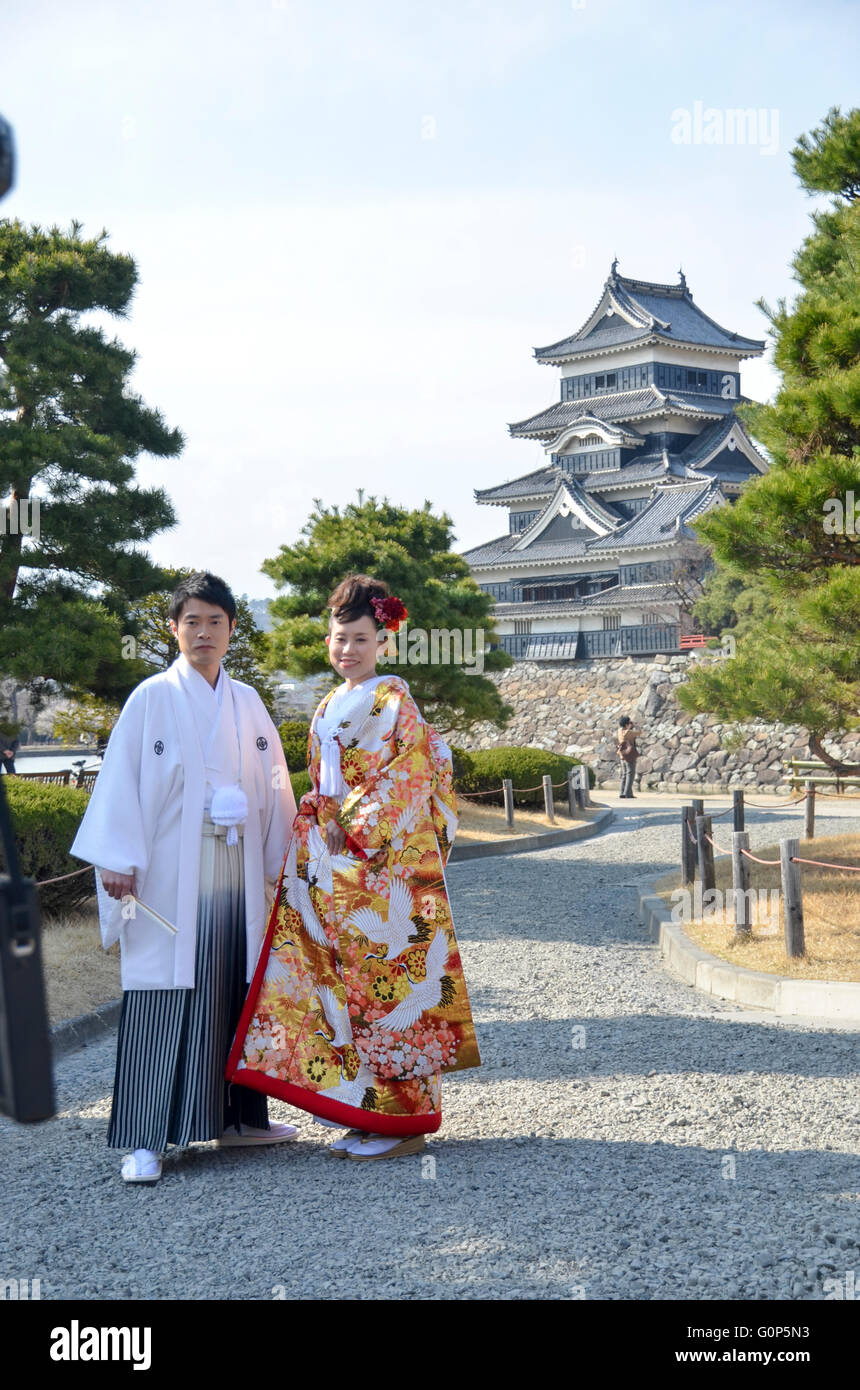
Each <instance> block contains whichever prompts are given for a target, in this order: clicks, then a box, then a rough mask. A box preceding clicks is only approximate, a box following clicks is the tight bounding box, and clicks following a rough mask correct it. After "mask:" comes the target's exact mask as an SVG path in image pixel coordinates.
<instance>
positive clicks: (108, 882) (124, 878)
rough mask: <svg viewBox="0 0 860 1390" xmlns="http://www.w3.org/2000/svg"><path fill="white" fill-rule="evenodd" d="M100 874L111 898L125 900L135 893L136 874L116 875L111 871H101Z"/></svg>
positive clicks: (103, 885)
mask: <svg viewBox="0 0 860 1390" xmlns="http://www.w3.org/2000/svg"><path fill="white" fill-rule="evenodd" d="M99 874H100V875H101V880H102V887H103V888H104V890H105V892H106V893H107V895H108V897H109V898H124V897H125V896H126V894H127V893H133V892H134V874H115V873H113V872H112V870H110V869H99Z"/></svg>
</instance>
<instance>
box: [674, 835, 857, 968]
mask: <svg viewBox="0 0 860 1390" xmlns="http://www.w3.org/2000/svg"><path fill="white" fill-rule="evenodd" d="M714 838H715V840H716V841H717V843H718V844H720V843H721V844H727V843H729V842H730V841H731V830H729V831H725V830H723V831H719V830H717V831H715V832H714ZM752 853H753V854H756V855H758V856H759V858H761V859H778V858H779V845H778V844H775V845H767V846H765V848H763V849H761V848H758V847H755V848H753V850H752ZM800 857H801V858H805V859H826V860H830V861H831V862H834V863H838V864H851V865H855V866H856V867H858V868H860V836H858V835H835V836H833V837H832V838H830V839H820V840H819V839H816V840H801V842H800ZM715 867H716V884H717V888H718V890H720V891H721V892H725V891H726V890H727V889H729V888H731V886H732V861H731V858H729V857H726V858H722V857H720V858H717V859H716V860H715ZM800 869H801V883H802V887H803V920H804V934H805V939H806V955H805V956H804V957H796V958H792V959H789V957H788V956H786V954H785V938H784V935H783V925H782V912H781V899H782V894H781V890H780V873H779V867H778V866H773V867H771V866H766V865H764V864H756V863H752V864H751V865H750V887H751V888H753V889H755V890H756V891H757V892H758V891H759V890H764V891H765V892H766V893H767V894H768V896H767V899H766V900H764V901H763V902H762V906H763V908H764V911H763V912H761V913H760V914H758V920H755V921H754V922H753V927H752V933H751V938H750V939H749V940H748V941H742V942H736V941H735V937H734V911H733V909H732V908H731V907H727V908H726V910H725V911H721V910H717V911H716V912H715V914H714V919H713V920H712V921H710V920H705V921H702V920H699V921H692V922H684V923H683V924H682V925H683V928H684V931H685V932H686V934H687V936H689V937H690V938H691V939H692V940H693V941H695V942H696V945H697V946H701V947H702V949H703V950H705V951H710V953H711V955H714V956H719V957H720V959H721V960H727V961H731V962H732V964H733V965H743V966H746V967H747V968H748V969H750V970H762V971H765V972H766V973H768V974H774V975H788V976H791V977H792V978H794V979H801V980H860V874H852V873H838V872H837V871H835V870H833V869H816V868H813V866H812V865H811V864H801V866H800ZM680 884H681V875H680V872H679V873H674V874H667V875H666V877H665V878H662V879H660V880H659V882H658V883H657V884H656V892H657V893H658V894H659V895H660V897H662V898H664V899H665V901H666V902H667V903H668V904H669V905H670V906H674V904H673V902H672V897H671V893H672V889H674V888H678V887H680ZM774 889H775V890H776V891H777V892H779V895H780V896H779V899H778V900H776V911H775V912H771V911H770V909H771V906H772V904H773V903H774V899H773V898H772V897H771V891H772V890H774ZM678 901H679V900H678V899H675V902H678Z"/></svg>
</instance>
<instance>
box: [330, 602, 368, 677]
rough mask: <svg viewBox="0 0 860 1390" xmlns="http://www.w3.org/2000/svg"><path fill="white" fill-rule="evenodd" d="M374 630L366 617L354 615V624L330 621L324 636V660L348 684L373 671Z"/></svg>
mask: <svg viewBox="0 0 860 1390" xmlns="http://www.w3.org/2000/svg"><path fill="white" fill-rule="evenodd" d="M377 631H378V629H377V626H376V623H375V622H374V621H373V619H372V618H370V617H364V618H358V619H357V620H356V621H355V622H354V623H339V622H337V621H333V622H332V625H331V628H330V630H329V632H328V634H327V636H326V639H325V640H326V646H327V647H328V659H329V661H330V662H331V664H332V666H333V667H334V669H335V670H336V671H337V673H338V675H339V676H342V677H343V678H344V680H345V681H346V682H347V683H348V684H349V685H355V684H356V683H357V682H358V681H362V680H366V679H367V678H368V677H369V676H372V675H373V674H374V672H375V671H376V659H377V656H378V652H379V641H378V638H377Z"/></svg>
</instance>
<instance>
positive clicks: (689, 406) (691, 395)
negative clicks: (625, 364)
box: [508, 386, 746, 439]
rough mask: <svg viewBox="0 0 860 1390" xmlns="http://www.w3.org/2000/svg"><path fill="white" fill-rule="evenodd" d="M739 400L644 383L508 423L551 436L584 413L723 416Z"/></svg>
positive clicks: (515, 429) (519, 432)
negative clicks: (640, 386)
mask: <svg viewBox="0 0 860 1390" xmlns="http://www.w3.org/2000/svg"><path fill="white" fill-rule="evenodd" d="M739 400H740V401H743V400H746V397H745V396H741V397H739V398H738V399H735V400H725V399H724V398H723V397H722V396H712V395H708V394H706V393H705V392H703V391H661V390H660V389H659V387H657V386H643V387H642V388H641V390H639V391H612V392H609V393H607V394H605V395H600V396H587V397H585V398H584V399H582V400H573V401H556V402H555V403H554V404H553V405H551V406H549V407H548V408H547V409H546V410H541V411H538V413H537V415H530V416H529V418H528V419H527V420H518V421H517V422H516V424H513V425H508V429H509V430H510V432H511V435H512V436H513V437H514V438H515V439H516V438H521V439H550V438H552V436H553V435H554V434H557V433H558V431H559V430H562V429H564V428H565V427H566V426H569V425H573V424H575V423H576V422H577V421H578V420H581V419H583V418H585V417H590V418H595V417H596V418H597V419H599V420H608V421H611V420H624V421H630V420H646V419H649V418H650V419H654V418H659V417H660V416H661V415H681V416H686V418H688V419H692V420H721V419H722V418H723V417H724V416H726V415H731V414H732V412H733V411H734V408H735V406H736V405H737V404H738V403H739Z"/></svg>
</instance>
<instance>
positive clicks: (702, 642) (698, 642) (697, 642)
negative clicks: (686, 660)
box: [679, 632, 710, 652]
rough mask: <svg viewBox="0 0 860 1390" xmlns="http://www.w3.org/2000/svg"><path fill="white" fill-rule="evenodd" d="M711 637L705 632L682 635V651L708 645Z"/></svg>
mask: <svg viewBox="0 0 860 1390" xmlns="http://www.w3.org/2000/svg"><path fill="white" fill-rule="evenodd" d="M709 641H710V638H708V637H706V636H705V634H704V633H703V632H688V633H687V635H686V637H682V638H681V640H680V643H679V646H680V648H681V651H682V652H689V651H692V650H693V649H694V648H696V647H706V646H707V645H708V642H709Z"/></svg>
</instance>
